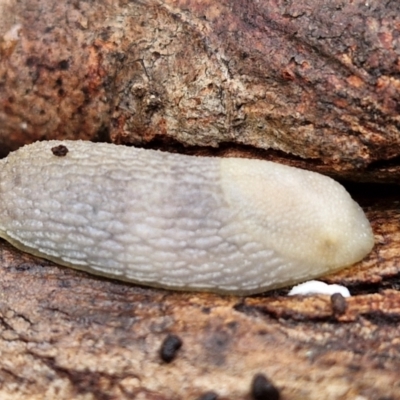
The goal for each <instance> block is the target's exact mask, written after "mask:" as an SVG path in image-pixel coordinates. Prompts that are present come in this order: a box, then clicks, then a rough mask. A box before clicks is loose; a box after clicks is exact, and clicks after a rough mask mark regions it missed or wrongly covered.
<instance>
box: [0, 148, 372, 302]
mask: <svg viewBox="0 0 400 400" xmlns="http://www.w3.org/2000/svg"><path fill="white" fill-rule="evenodd" d="M59 145H62V146H65V147H66V148H67V150H68V151H67V152H66V151H65V154H63V155H64V156H62V157H59V156H57V155H55V154H56V153H54V154H53V152H52V150H51V149H52V148H54V147H56V146H59ZM61 148H62V147H61ZM0 236H1V237H3V238H5V239H6V240H8V241H9V242H11V243H12V244H13V245H15V246H16V247H18V248H20V249H22V250H24V251H27V252H29V253H33V254H35V255H38V256H40V257H43V258H47V259H50V260H53V261H55V262H56V263H59V264H62V265H67V266H70V267H73V268H78V269H81V270H84V271H88V272H92V273H95V274H101V275H106V276H109V277H113V278H117V279H122V280H127V281H133V282H138V283H140V284H145V285H151V286H159V287H165V288H174V289H182V290H207V291H215V292H220V293H232V294H240V295H243V294H251V293H258V292H262V291H265V290H267V289H272V288H276V287H281V286H284V285H289V284H292V283H295V282H299V281H301V280H307V279H311V278H314V277H317V276H320V275H322V274H325V273H328V272H331V271H335V270H338V269H340V268H342V267H345V266H348V265H351V264H353V263H355V262H356V261H359V260H360V259H362V258H363V257H364V256H365V255H366V254H368V252H369V251H370V250H371V248H372V246H373V235H372V231H371V227H370V225H369V222H368V220H367V219H366V217H365V215H364V213H363V211H362V210H361V208H360V207H359V206H358V205H357V204H356V203H355V202H354V201H353V200H352V199H351V197H350V196H349V194H348V193H347V192H346V191H345V189H344V188H343V187H342V186H341V185H340V184H338V183H337V182H335V181H333V180H332V179H330V178H327V177H325V176H322V175H320V174H317V173H314V172H309V171H304V170H300V169H297V168H292V167H288V166H284V165H280V164H276V163H272V162H267V161H260V160H250V159H239V158H208V157H194V156H185V155H178V154H169V153H163V152H159V151H153V150H143V149H136V148H132V147H124V146H116V145H112V144H95V143H90V142H83V141H62V142H60V141H49V142H37V143H34V144H32V145H29V146H25V147H23V148H21V149H19V150H17V151H15V152H13V153H11V154H10V155H9V156H8V157H7V158H6V159H4V160H1V161H0Z"/></svg>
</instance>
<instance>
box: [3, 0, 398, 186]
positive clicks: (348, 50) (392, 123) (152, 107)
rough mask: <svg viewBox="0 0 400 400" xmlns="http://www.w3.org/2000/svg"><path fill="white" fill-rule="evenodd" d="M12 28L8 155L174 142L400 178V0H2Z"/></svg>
mask: <svg viewBox="0 0 400 400" xmlns="http://www.w3.org/2000/svg"><path fill="white" fill-rule="evenodd" d="M0 37H1V38H2V39H1V40H0V57H1V59H0V89H1V90H0V145H1V152H2V153H3V155H4V154H6V153H7V152H8V151H9V150H11V149H15V148H17V147H19V146H21V145H22V144H24V143H26V142H32V141H34V140H37V139H51V138H69V139H73V138H83V139H91V140H100V141H104V140H111V141H114V142H118V143H130V144H136V145H146V144H149V143H150V144H152V143H153V144H154V141H155V140H158V141H159V140H161V141H162V142H163V143H165V140H171V139H172V140H173V141H175V142H178V143H182V144H184V145H185V146H213V147H215V146H219V145H221V144H223V143H230V144H238V145H250V146H251V149H254V148H259V149H265V150H266V153H265V152H264V153H257V152H256V155H258V156H262V157H271V158H273V159H275V158H276V159H278V160H281V161H282V160H283V161H285V162H289V163H295V164H299V165H301V166H302V165H305V166H306V167H307V168H310V169H316V170H321V171H323V172H327V173H330V174H334V175H336V176H342V177H346V178H351V179H357V180H375V181H391V182H395V181H397V180H398V178H399V176H400V166H399V156H400V146H399V144H400V135H399V133H400V132H399V129H400V117H399V101H400V79H399V77H400V5H399V3H398V2H397V1H386V2H378V1H373V2H366V1H364V0H355V1H352V2H343V1H341V0H334V1H332V0H307V1H303V2H301V3H299V2H297V1H286V0H278V1H272V0H270V1H264V2H258V1H255V0H244V1H243V0H233V1H232V0H229V1H228V0H224V1H219V2H217V3H216V2H210V1H208V0H184V1H183V0H182V1H181V0H147V1H135V2H129V1H126V0H120V1H111V0H100V1H96V2H93V1H80V2H77V1H75V0H70V1H63V2H56V3H55V2H52V1H49V0H22V1H16V0H1V1H0ZM241 150H243V149H241ZM250 152H251V153H252V152H253V150H250Z"/></svg>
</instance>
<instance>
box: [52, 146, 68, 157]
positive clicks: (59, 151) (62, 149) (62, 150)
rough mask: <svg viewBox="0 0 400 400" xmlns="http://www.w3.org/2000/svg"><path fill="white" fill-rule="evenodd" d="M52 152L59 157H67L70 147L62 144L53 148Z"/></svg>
mask: <svg viewBox="0 0 400 400" xmlns="http://www.w3.org/2000/svg"><path fill="white" fill-rule="evenodd" d="M51 151H52V153H53V154H54V155H55V156H57V157H65V156H66V155H67V153H68V147H66V146H64V145H62V144H60V145H59V146H55V147H52V148H51Z"/></svg>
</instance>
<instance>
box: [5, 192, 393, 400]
mask: <svg viewBox="0 0 400 400" xmlns="http://www.w3.org/2000/svg"><path fill="white" fill-rule="evenodd" d="M397 198H398V195H397V194H396V195H395V196H393V197H390V196H388V197H387V198H386V200H385V201H382V200H376V199H367V201H365V202H364V207H365V210H366V212H367V215H368V217H369V219H370V220H371V222H372V226H373V229H374V232H375V238H376V242H377V244H376V246H375V249H374V251H373V252H372V253H371V254H370V256H369V257H368V258H367V259H365V260H364V261H363V262H361V263H359V264H358V265H356V266H354V267H353V268H350V269H349V270H347V271H344V272H342V273H339V274H335V275H332V276H330V277H327V278H326V281H328V282H336V283H342V284H347V285H348V287H349V289H350V291H351V292H352V294H353V296H352V297H351V298H349V299H347V300H346V303H345V304H340V301H339V302H332V300H331V299H330V298H329V296H309V297H295V298H292V297H287V296H286V293H287V291H288V290H287V289H283V290H279V291H275V292H271V293H267V294H265V295H263V296H261V295H259V296H253V297H245V298H240V297H234V296H231V297H229V296H226V297H223V296H218V295H213V294H206V293H202V294H198V293H184V292H182V293H179V292H173V291H170V292H168V291H163V290H156V289H149V288H144V287H139V286H135V285H130V284H127V283H120V282H116V281H111V280H107V279H101V278H98V277H94V276H89V275H87V274H85V273H83V272H78V271H74V270H71V269H68V268H62V267H57V266H55V265H54V264H52V263H50V262H48V261H44V260H40V259H37V258H34V257H33V256H30V255H27V254H23V253H21V252H18V251H17V250H15V249H14V248H12V247H11V246H10V245H8V244H6V243H5V242H3V241H0V260H1V268H0V275H1V276H0V293H1V299H0V333H1V334H0V354H1V359H0V383H1V384H0V397H1V398H2V399H5V400H7V399H13V400H18V399H24V400H27V399H29V400H31V399H41V400H42V399H54V398H57V399H61V400H62V399H77V400H80V399H131V398H135V399H149V400H156V399H157V400H162V399H168V400H178V399H197V398H200V396H202V395H204V394H206V393H208V392H214V393H216V394H218V396H219V397H218V399H230V400H236V399H237V400H239V399H240V400H241V399H245V400H250V399H251V398H252V397H251V396H250V390H251V382H252V380H253V378H254V376H256V375H257V374H259V373H262V374H264V375H265V376H266V377H267V378H268V379H269V380H270V381H271V382H272V383H273V385H275V386H276V387H277V389H278V390H279V392H280V393H281V398H282V399H285V400H300V399H309V400H314V399H315V400H320V399H326V400H338V399H349V400H353V399H355V398H360V399H361V398H364V399H381V400H383V399H386V400H388V399H392V400H394V399H398V398H400V385H399V372H398V371H399V367H400V343H399V328H398V323H399V321H400V294H399V290H398V289H399V276H400V262H399V261H400V260H399V257H400V256H399V254H400V252H399V248H400V237H399V235H398V226H399V222H400V211H399V208H398V201H397ZM337 303H339V304H337ZM169 335H176V336H178V337H179V338H180V339H181V340H182V343H183V344H182V347H181V348H180V349H179V350H177V351H176V354H175V358H174V357H172V359H173V361H172V362H170V363H166V362H165V361H163V360H162V358H161V356H160V351H161V347H162V344H163V342H164V340H166V338H167V337H168V336H169ZM163 358H164V359H165V354H164V356H163Z"/></svg>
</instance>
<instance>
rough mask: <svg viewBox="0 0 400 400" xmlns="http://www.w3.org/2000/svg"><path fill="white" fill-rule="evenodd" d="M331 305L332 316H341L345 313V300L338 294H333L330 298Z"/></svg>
mask: <svg viewBox="0 0 400 400" xmlns="http://www.w3.org/2000/svg"><path fill="white" fill-rule="evenodd" d="M331 305H332V311H333V314H334V315H342V314H344V313H345V312H346V309H347V302H346V299H345V298H344V297H343V295H341V294H340V293H334V294H333V295H332V296H331Z"/></svg>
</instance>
